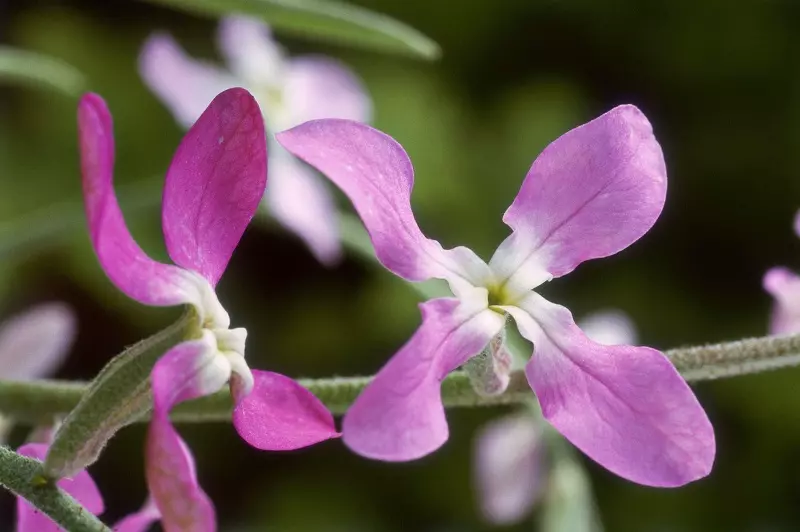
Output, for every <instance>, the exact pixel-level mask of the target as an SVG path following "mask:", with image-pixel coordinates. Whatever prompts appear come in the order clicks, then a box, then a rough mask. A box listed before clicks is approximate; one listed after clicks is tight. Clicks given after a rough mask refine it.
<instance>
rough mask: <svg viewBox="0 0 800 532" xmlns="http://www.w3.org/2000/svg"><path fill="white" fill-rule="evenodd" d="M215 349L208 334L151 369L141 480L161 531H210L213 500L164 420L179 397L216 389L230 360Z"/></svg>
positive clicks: (180, 347)
mask: <svg viewBox="0 0 800 532" xmlns="http://www.w3.org/2000/svg"><path fill="white" fill-rule="evenodd" d="M225 364H226V362H225V357H223V356H220V355H218V354H217V353H216V340H215V338H214V337H213V334H212V333H211V332H209V331H205V333H204V337H203V339H201V340H194V341H190V342H184V343H182V344H179V345H177V346H176V347H174V348H172V349H171V350H170V351H169V352H168V353H167V354H165V355H164V356H163V357H161V359H160V360H159V361H158V362H157V363H156V365H155V367H154V368H153V372H152V376H151V383H152V388H153V419H152V421H151V422H150V428H149V431H148V434H147V466H146V473H147V485H148V487H149V489H150V493H151V495H152V497H153V499H154V500H155V503H156V505H157V506H158V510H159V512H160V513H161V516H162V524H163V526H164V529H165V530H166V531H167V532H175V531H181V532H204V531H208V532H213V531H214V530H216V517H215V512H214V505H213V503H212V502H211V500H210V499H209V498H208V496H207V495H206V494H205V492H204V491H203V489H202V488H201V487H200V485H199V484H198V483H197V474H196V472H195V465H194V459H193V458H192V455H191V452H190V451H189V448H188V447H187V446H186V444H185V443H184V442H183V440H182V439H181V438H180V436H179V435H178V433H177V432H176V431H175V429H174V428H173V426H172V424H171V423H170V420H169V411H170V410H171V409H172V407H173V406H175V405H176V404H178V403H180V402H182V401H188V400H190V399H194V398H197V397H201V396H204V395H208V394H211V393H214V392H216V391H217V390H219V389H220V388H221V387H223V386H224V385H225V383H226V382H227V381H228V379H229V377H230V371H231V368H230V365H229V364H228V365H227V366H226V365H225Z"/></svg>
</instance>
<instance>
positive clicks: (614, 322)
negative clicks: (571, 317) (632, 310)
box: [578, 310, 637, 345]
mask: <svg viewBox="0 0 800 532" xmlns="http://www.w3.org/2000/svg"><path fill="white" fill-rule="evenodd" d="M578 326H579V327H580V328H581V330H582V331H583V334H585V335H586V336H588V337H589V339H590V340H592V341H593V342H597V343H598V344H603V345H623V344H626V345H630V344H635V343H636V337H637V334H636V326H635V325H634V324H633V320H632V319H631V317H630V316H628V315H627V314H625V313H624V312H622V311H621V310H601V311H598V312H594V313H592V314H589V315H587V316H584V317H583V319H581V320H580V322H579V323H578Z"/></svg>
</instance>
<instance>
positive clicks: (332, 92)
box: [284, 56, 372, 126]
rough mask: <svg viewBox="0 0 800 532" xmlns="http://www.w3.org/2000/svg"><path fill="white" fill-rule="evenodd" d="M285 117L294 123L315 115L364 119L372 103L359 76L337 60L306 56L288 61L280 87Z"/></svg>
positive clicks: (369, 113)
mask: <svg viewBox="0 0 800 532" xmlns="http://www.w3.org/2000/svg"><path fill="white" fill-rule="evenodd" d="M284 97H285V99H286V103H285V105H286V114H287V119H288V120H289V121H290V122H291V123H290V124H289V125H292V126H295V125H298V124H302V123H303V122H308V121H309V120H316V119H319V118H345V119H349V120H356V121H358V122H368V121H369V120H370V118H371V115H372V105H371V102H370V99H369V96H367V92H366V90H365V89H364V86H363V84H362V83H361V80H359V79H358V78H357V77H356V76H355V74H354V73H353V72H352V71H351V70H350V69H349V68H347V67H346V66H344V65H343V64H342V63H340V62H339V61H336V60H334V59H331V58H328V57H319V56H306V57H298V58H297V59H293V60H292V61H291V62H290V63H289V68H288V72H287V78H286V86H285V88H284Z"/></svg>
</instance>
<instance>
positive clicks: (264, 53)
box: [217, 16, 285, 89]
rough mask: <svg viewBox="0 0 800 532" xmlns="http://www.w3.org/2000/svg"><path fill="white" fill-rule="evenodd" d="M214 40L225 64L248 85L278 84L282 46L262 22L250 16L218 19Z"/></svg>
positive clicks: (266, 86) (280, 76) (283, 66)
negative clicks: (223, 57) (217, 28)
mask: <svg viewBox="0 0 800 532" xmlns="http://www.w3.org/2000/svg"><path fill="white" fill-rule="evenodd" d="M217 40H218V43H219V48H220V50H221V51H222V55H224V56H225V60H226V62H227V63H228V67H229V68H230V69H231V71H232V72H233V73H234V74H235V75H236V77H237V78H239V79H240V80H242V81H243V82H244V83H246V84H247V85H248V86H250V87H253V88H254V89H255V88H256V87H258V88H270V87H280V86H282V84H283V77H284V70H285V65H284V58H283V50H282V49H281V47H280V46H279V45H278V43H276V42H275V41H274V40H273V39H272V32H271V31H270V29H269V27H267V25H266V24H263V23H262V22H260V21H259V20H256V19H254V18H250V17H243V16H231V17H225V18H223V19H222V20H221V21H220V23H219V30H218V33H217Z"/></svg>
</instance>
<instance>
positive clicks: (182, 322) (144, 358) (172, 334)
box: [44, 310, 196, 479]
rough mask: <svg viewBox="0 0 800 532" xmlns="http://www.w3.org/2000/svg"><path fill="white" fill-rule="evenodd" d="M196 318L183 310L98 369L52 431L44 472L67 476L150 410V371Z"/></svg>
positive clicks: (89, 460) (91, 460) (50, 475)
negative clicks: (55, 430) (157, 329)
mask: <svg viewBox="0 0 800 532" xmlns="http://www.w3.org/2000/svg"><path fill="white" fill-rule="evenodd" d="M195 321H196V315H195V314H194V311H193V310H190V311H187V312H186V313H185V314H184V315H183V316H182V317H181V318H180V319H179V320H178V321H177V322H175V323H174V324H172V325H171V326H169V327H167V328H166V329H164V330H163V331H161V332H159V333H157V334H155V335H153V336H151V337H150V338H148V339H146V340H142V341H141V342H139V343H137V344H135V345H133V346H132V347H129V348H128V349H126V350H125V351H124V352H123V353H122V354H120V355H118V356H116V357H115V358H114V359H113V360H111V362H109V363H108V364H107V365H106V367H105V368H103V370H102V371H101V372H100V373H99V374H98V375H97V377H95V379H94V380H93V381H92V382H91V383H90V384H89V387H88V389H87V390H86V392H85V393H84V394H83V397H82V398H81V400H80V402H79V403H78V405H77V406H76V407H75V409H74V410H72V412H70V414H69V415H68V416H67V418H66V419H65V420H64V423H63V424H62V425H61V427H60V428H59V430H58V432H57V433H56V436H55V439H54V440H53V444H52V445H51V446H50V450H49V452H48V453H47V457H46V458H45V463H44V474H45V476H47V477H48V478H51V479H59V478H64V477H69V476H72V475H74V474H75V473H77V472H78V471H80V470H81V469H84V468H86V467H88V466H89V465H91V464H92V463H94V461H95V460H97V457H98V456H99V455H100V452H101V451H102V450H103V447H105V445H106V443H107V442H108V440H110V439H111V438H112V437H113V436H114V434H116V433H117V431H118V430H119V429H121V428H122V427H124V426H126V425H129V424H131V423H133V422H135V421H136V420H138V419H139V418H141V417H142V416H144V415H146V414H147V413H149V412H150V410H151V409H152V407H153V399H152V395H151V393H150V371H151V370H152V369H153V366H154V365H155V363H156V361H157V360H158V359H159V358H160V357H161V356H162V355H163V354H164V353H166V352H167V351H168V350H169V349H170V348H171V347H173V346H175V345H176V344H178V343H180V342H181V341H183V340H184V338H186V336H187V333H188V332H189V331H190V328H191V327H193V326H194V325H195Z"/></svg>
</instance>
